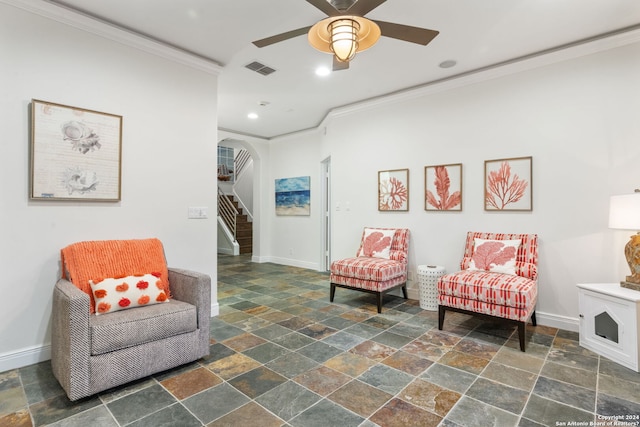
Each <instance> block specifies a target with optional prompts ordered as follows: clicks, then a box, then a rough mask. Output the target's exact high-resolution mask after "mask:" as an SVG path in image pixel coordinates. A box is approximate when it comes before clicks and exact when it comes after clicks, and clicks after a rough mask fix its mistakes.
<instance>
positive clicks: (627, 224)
mask: <svg viewBox="0 0 640 427" xmlns="http://www.w3.org/2000/svg"><path fill="white" fill-rule="evenodd" d="M609 228H617V229H620V230H640V192H636V193H633V194H623V195H620V196H611V200H610V202H609Z"/></svg>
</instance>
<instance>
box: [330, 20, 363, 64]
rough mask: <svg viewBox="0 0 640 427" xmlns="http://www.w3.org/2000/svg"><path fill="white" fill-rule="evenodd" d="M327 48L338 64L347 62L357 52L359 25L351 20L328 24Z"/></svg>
mask: <svg viewBox="0 0 640 427" xmlns="http://www.w3.org/2000/svg"><path fill="white" fill-rule="evenodd" d="M328 30H329V33H330V34H331V42H330V43H329V47H330V49H331V51H332V52H333V53H334V54H335V56H336V59H337V60H338V61H340V62H348V61H350V60H351V59H353V57H354V56H355V55H356V52H357V51H358V31H359V30H360V24H358V22H357V21H355V20H353V19H337V20H335V21H332V22H331V23H330V24H329V28H328Z"/></svg>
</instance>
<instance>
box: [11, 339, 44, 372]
mask: <svg viewBox="0 0 640 427" xmlns="http://www.w3.org/2000/svg"><path fill="white" fill-rule="evenodd" d="M50 359H51V344H46V345H43V346H39V347H29V348H25V349H23V350H18V351H14V352H11V353H4V354H0V372H5V371H10V370H11V369H18V368H22V367H23V366H28V365H33V364H35V363H40V362H44V361H47V360H50Z"/></svg>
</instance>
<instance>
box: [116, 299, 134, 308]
mask: <svg viewBox="0 0 640 427" xmlns="http://www.w3.org/2000/svg"><path fill="white" fill-rule="evenodd" d="M118 305H119V306H120V307H129V305H131V300H129V298H121V299H120V301H118Z"/></svg>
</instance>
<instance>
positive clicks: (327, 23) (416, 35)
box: [253, 0, 438, 71]
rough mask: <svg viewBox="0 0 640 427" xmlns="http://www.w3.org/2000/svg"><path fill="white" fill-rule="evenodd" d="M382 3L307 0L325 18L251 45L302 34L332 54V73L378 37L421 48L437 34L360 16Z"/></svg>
mask: <svg viewBox="0 0 640 427" xmlns="http://www.w3.org/2000/svg"><path fill="white" fill-rule="evenodd" d="M385 1H387V0H307V2H308V3H311V4H312V5H313V6H315V7H317V8H318V9H320V10H321V11H322V12H324V13H325V14H327V15H328V18H326V19H323V20H322V21H320V22H317V23H316V24H314V25H312V26H309V27H303V28H298V29H297V30H292V31H287V32H286V33H282V34H277V35H275V36H271V37H267V38H264V39H261V40H256V41H254V42H253V44H254V45H256V46H257V47H265V46H269V45H272V44H274V43H278V42H281V41H284V40H288V39H291V38H293V37H298V36H301V35H303V34H305V33H306V34H307V35H308V39H309V43H310V44H311V46H313V47H314V48H316V49H318V50H319V51H321V52H326V53H330V54H332V55H333V70H334V71H337V70H344V69H347V68H349V61H350V60H351V59H353V57H354V56H355V54H356V53H357V52H361V51H363V50H365V49H368V48H370V47H371V46H373V45H374V44H375V43H376V42H377V41H378V39H379V38H380V36H381V35H382V36H385V37H391V38H394V39H398V40H404V41H407V42H411V43H417V44H421V45H423V46H426V45H427V44H428V43H429V42H430V41H431V40H433V39H434V38H435V37H436V36H437V35H438V31H435V30H428V29H426V28H419V27H411V26H409V25H402V24H394V23H392V22H384V21H374V20H370V19H367V18H365V17H364V15H366V14H367V13H369V12H371V11H372V10H373V9H375V8H376V7H378V6H380V5H381V4H382V3H384V2H385Z"/></svg>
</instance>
